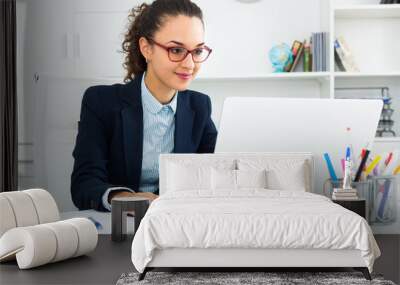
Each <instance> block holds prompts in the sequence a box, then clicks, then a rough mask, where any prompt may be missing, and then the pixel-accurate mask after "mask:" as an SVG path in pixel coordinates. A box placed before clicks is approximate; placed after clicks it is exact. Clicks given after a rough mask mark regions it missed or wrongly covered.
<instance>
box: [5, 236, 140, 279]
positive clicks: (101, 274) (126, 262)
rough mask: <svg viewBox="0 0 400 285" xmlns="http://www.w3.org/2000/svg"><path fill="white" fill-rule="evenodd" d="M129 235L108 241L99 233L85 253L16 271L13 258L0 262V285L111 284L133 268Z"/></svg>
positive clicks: (106, 237)
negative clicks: (95, 244)
mask: <svg viewBox="0 0 400 285" xmlns="http://www.w3.org/2000/svg"><path fill="white" fill-rule="evenodd" d="M131 244H132V237H129V238H128V239H127V240H125V241H123V242H118V243H117V242H112V241H111V236H110V235H99V241H98V244H97V247H96V249H95V250H94V251H93V252H91V253H90V254H88V255H86V256H80V257H77V258H73V259H68V260H64V261H61V262H57V263H51V264H47V265H44V266H40V267H37V268H33V269H28V270H19V269H18V265H17V263H16V261H13V262H7V263H1V264H0V284H1V285H6V284H7V285H8V284H13V285H14V284H115V283H116V282H117V280H118V278H119V277H120V276H121V274H122V273H124V272H132V271H135V269H134V267H133V264H132V261H131V257H130V255H131Z"/></svg>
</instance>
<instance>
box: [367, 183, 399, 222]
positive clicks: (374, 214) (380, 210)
mask: <svg viewBox="0 0 400 285" xmlns="http://www.w3.org/2000/svg"><path fill="white" fill-rule="evenodd" d="M371 181H372V184H373V187H372V190H373V192H371V202H372V207H371V210H370V219H369V221H368V222H369V223H371V224H376V225H379V224H391V223H394V222H396V217H397V210H398V209H397V191H398V181H397V179H396V176H376V177H372V178H371Z"/></svg>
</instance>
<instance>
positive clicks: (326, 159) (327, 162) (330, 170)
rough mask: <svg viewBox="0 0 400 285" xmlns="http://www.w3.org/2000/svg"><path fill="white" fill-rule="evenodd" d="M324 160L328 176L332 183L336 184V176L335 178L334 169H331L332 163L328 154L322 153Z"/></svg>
mask: <svg viewBox="0 0 400 285" xmlns="http://www.w3.org/2000/svg"><path fill="white" fill-rule="evenodd" d="M324 158H325V161H326V166H327V167H328V171H329V175H330V176H331V179H332V181H333V182H337V181H338V179H337V176H336V173H335V169H334V168H333V165H332V161H331V159H330V157H329V154H328V153H324Z"/></svg>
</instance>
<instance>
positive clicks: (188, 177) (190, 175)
mask: <svg viewBox="0 0 400 285" xmlns="http://www.w3.org/2000/svg"><path fill="white" fill-rule="evenodd" d="M210 168H211V167H207V166H201V167H197V166H193V165H187V166H185V165H182V164H176V163H170V164H169V165H168V178H167V189H168V191H185V190H190V189H210V187H211V186H210V184H211V183H210V180H211V179H210Z"/></svg>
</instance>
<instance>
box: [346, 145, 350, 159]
mask: <svg viewBox="0 0 400 285" xmlns="http://www.w3.org/2000/svg"><path fill="white" fill-rule="evenodd" d="M346 160H350V147H347V148H346Z"/></svg>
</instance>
